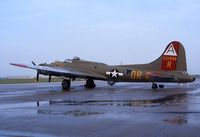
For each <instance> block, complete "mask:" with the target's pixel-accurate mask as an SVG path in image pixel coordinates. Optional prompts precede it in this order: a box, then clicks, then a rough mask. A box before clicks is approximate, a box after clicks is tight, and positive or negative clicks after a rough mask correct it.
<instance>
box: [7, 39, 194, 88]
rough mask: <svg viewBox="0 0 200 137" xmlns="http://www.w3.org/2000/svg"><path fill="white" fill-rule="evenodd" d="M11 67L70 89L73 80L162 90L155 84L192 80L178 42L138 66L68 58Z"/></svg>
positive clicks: (90, 84)
mask: <svg viewBox="0 0 200 137" xmlns="http://www.w3.org/2000/svg"><path fill="white" fill-rule="evenodd" d="M32 63H33V65H23V64H16V63H10V64H11V65H14V66H17V67H22V68H28V69H34V70H36V71H37V77H36V81H38V80H39V75H40V74H42V75H48V76H49V82H51V77H52V76H57V77H61V78H62V79H63V81H62V88H63V89H69V88H70V86H71V81H72V80H75V79H76V78H83V79H85V80H86V84H85V87H86V88H95V86H96V85H95V83H94V80H103V81H107V82H108V84H109V85H114V84H115V83H116V82H151V83H152V88H153V89H157V88H158V87H159V88H164V85H157V83H188V82H193V81H195V78H194V77H192V76H190V75H189V74H188V73H187V64H186V55H185V49H184V47H183V45H182V44H181V43H180V42H178V41H173V42H171V43H169V44H168V46H167V47H166V49H165V51H164V52H163V54H162V55H161V56H160V57H159V58H158V59H156V60H155V61H153V62H151V63H148V64H138V65H107V64H104V63H98V62H91V61H84V60H81V59H80V58H78V57H75V58H73V59H67V60H65V61H64V62H62V61H55V62H52V63H50V64H46V63H44V64H39V65H36V64H35V63H34V62H32Z"/></svg>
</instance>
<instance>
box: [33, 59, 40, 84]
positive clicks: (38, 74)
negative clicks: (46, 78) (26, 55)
mask: <svg viewBox="0 0 200 137" xmlns="http://www.w3.org/2000/svg"><path fill="white" fill-rule="evenodd" d="M31 63H32V64H33V65H34V66H36V63H35V62H33V61H31ZM39 78H40V73H39V71H37V75H36V82H38V81H39Z"/></svg>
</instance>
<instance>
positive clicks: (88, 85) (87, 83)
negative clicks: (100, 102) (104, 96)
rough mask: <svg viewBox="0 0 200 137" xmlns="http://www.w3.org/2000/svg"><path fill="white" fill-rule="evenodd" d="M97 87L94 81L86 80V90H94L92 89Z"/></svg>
mask: <svg viewBox="0 0 200 137" xmlns="http://www.w3.org/2000/svg"><path fill="white" fill-rule="evenodd" d="M95 87H96V85H95V84H94V80H93V79H87V80H86V84H85V88H89V89H92V88H95Z"/></svg>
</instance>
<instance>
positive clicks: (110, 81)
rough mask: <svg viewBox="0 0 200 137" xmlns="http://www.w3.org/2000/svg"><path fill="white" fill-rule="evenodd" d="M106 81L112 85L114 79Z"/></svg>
mask: <svg viewBox="0 0 200 137" xmlns="http://www.w3.org/2000/svg"><path fill="white" fill-rule="evenodd" d="M107 82H108V85H110V86H113V85H114V84H115V81H113V80H108V81H107Z"/></svg>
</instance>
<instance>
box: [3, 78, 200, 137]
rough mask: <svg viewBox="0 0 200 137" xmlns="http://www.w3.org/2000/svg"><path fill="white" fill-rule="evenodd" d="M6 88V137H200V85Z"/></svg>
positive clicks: (145, 84)
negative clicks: (153, 87) (68, 88)
mask: <svg viewBox="0 0 200 137" xmlns="http://www.w3.org/2000/svg"><path fill="white" fill-rule="evenodd" d="M83 85H84V83H83V82H73V83H72V88H71V89H70V90H69V91H62V89H61V85H60V83H50V84H49V83H33V84H14V85H0V136H3V137H4V136H5V137H18V136H19V137H32V136H37V137H52V136H63V137H161V136H162V137H172V136H173V137H200V80H199V79H197V80H196V81H195V82H194V83H191V84H187V85H182V86H180V85H177V84H166V85H165V89H157V90H153V89H151V84H148V83H142V84H136V83H117V84H116V85H114V86H108V85H107V83H106V82H100V81H96V85H97V87H96V88H95V89H91V90H88V89H85V88H84V86H83Z"/></svg>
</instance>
